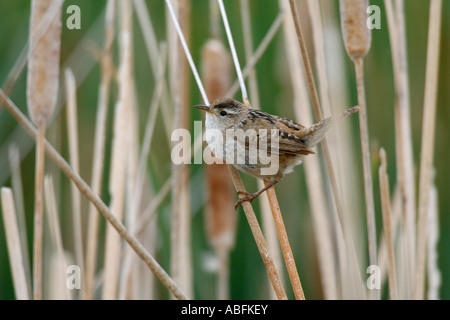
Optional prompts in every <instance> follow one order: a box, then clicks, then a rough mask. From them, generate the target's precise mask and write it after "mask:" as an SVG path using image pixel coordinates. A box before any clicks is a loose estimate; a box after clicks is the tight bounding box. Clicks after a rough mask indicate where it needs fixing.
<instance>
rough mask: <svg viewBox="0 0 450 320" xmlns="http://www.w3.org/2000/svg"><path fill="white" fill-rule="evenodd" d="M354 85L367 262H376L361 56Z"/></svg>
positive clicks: (373, 263)
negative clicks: (359, 141)
mask: <svg viewBox="0 0 450 320" xmlns="http://www.w3.org/2000/svg"><path fill="white" fill-rule="evenodd" d="M354 62H355V72H356V86H357V91H358V105H359V108H360V109H359V113H358V114H359V130H360V135H361V148H362V160H363V161H362V162H363V174H364V193H365V198H366V215H367V235H368V243H369V263H370V264H371V265H376V264H377V242H376V241H377V240H376V226H375V208H374V206H375V205H374V200H373V184H372V168H371V165H370V147H369V126H368V123H367V108H366V93H365V89H364V64H363V59H362V58H357V59H355V61H354Z"/></svg>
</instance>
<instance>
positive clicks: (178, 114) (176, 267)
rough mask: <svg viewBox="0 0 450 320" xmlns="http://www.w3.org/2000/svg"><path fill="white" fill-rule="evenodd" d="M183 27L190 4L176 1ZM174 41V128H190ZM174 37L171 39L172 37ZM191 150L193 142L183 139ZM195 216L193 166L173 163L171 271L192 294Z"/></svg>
mask: <svg viewBox="0 0 450 320" xmlns="http://www.w3.org/2000/svg"><path fill="white" fill-rule="evenodd" d="M173 4H174V6H175V7H176V15H177V19H178V23H179V26H180V28H181V29H182V30H185V32H184V33H185V39H184V40H185V42H189V38H186V30H189V18H190V4H189V3H188V2H186V1H178V0H177V1H173ZM169 30H170V31H169V33H171V34H173V36H172V37H173V39H174V41H172V42H169V81H170V90H171V95H172V99H173V100H172V101H173V108H174V109H173V110H174V117H173V123H172V126H173V129H178V128H185V129H188V128H190V112H191V110H190V105H189V104H188V101H189V85H188V84H189V81H188V64H187V61H186V58H185V56H184V55H183V48H182V44H181V41H179V40H178V39H177V37H176V33H175V30H173V28H169ZM168 37H170V36H168ZM183 141H184V142H185V143H186V145H185V149H184V150H188V148H189V147H190V146H189V144H188V143H189V142H188V141H185V140H183ZM191 251H192V249H191V213H190V196H189V166H188V165H186V164H179V165H176V164H172V217H171V251H170V255H171V257H170V270H171V274H172V276H173V278H174V280H175V281H176V282H177V283H178V284H179V285H180V287H181V288H183V290H184V291H185V292H186V293H187V294H188V295H192V293H193V284H192V262H191Z"/></svg>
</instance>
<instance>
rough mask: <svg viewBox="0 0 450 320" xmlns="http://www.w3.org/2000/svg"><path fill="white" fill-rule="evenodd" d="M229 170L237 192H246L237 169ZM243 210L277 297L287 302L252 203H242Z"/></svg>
mask: <svg viewBox="0 0 450 320" xmlns="http://www.w3.org/2000/svg"><path fill="white" fill-rule="evenodd" d="M228 169H229V170H230V174H231V178H232V179H233V183H234V186H235V188H236V190H245V188H244V184H243V183H242V180H241V177H240V176H239V173H238V171H237V169H236V168H235V167H233V166H231V165H229V166H228ZM242 208H243V209H244V212H245V216H246V217H247V221H248V225H249V226H250V229H251V231H252V234H253V237H254V238H255V242H256V245H257V247H258V250H259V253H260V254H261V258H262V260H263V262H264V266H265V267H266V271H267V274H268V275H269V278H270V282H271V283H272V286H273V289H274V290H275V294H276V295H277V298H278V299H279V300H286V299H287V296H286V293H285V291H284V288H283V284H282V282H281V280H280V276H279V275H278V272H277V269H276V268H275V264H274V262H273V260H272V258H271V255H270V252H269V247H268V246H267V243H266V240H265V239H264V236H263V234H262V231H261V228H260V226H259V223H258V220H257V219H256V216H255V212H254V211H253V208H252V205H251V204H250V202H248V201H245V202H243V203H242Z"/></svg>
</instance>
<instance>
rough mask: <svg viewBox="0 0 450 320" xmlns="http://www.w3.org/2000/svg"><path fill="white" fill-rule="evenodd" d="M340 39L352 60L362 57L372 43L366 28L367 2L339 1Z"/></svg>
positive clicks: (361, 0) (369, 31) (365, 0)
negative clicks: (342, 40)
mask: <svg viewBox="0 0 450 320" xmlns="http://www.w3.org/2000/svg"><path fill="white" fill-rule="evenodd" d="M339 7H340V16H341V29H342V37H343V39H344V45H345V49H346V50H347V53H348V55H349V56H350V58H352V59H353V60H355V59H358V58H362V57H364V56H365V55H366V54H367V52H368V51H369V49H370V44H371V41H372V32H371V29H370V28H369V27H368V26H367V19H368V18H369V15H368V13H367V8H368V7H369V0H339Z"/></svg>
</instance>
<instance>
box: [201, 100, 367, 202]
mask: <svg viewBox="0 0 450 320" xmlns="http://www.w3.org/2000/svg"><path fill="white" fill-rule="evenodd" d="M194 107H195V108H198V109H201V110H204V111H206V119H205V128H206V141H207V143H208V146H209V147H210V148H211V151H212V152H213V153H214V155H215V156H216V157H217V158H219V159H222V160H224V161H225V162H226V163H227V164H231V165H233V166H234V167H236V168H237V169H238V170H240V171H242V172H244V173H246V174H249V175H252V176H255V177H258V178H262V179H263V180H266V181H268V182H269V183H268V184H267V185H266V186H265V187H264V188H262V189H261V190H259V191H257V192H255V193H248V192H246V191H238V194H240V195H244V197H242V198H240V199H239V200H238V202H237V203H236V205H235V208H237V207H238V206H239V205H240V204H241V203H242V202H244V201H250V202H251V201H252V200H253V199H255V198H256V197H258V196H259V195H260V194H261V193H263V192H264V191H266V190H267V189H269V188H270V187H271V186H273V185H274V184H276V183H277V182H279V181H280V180H281V179H282V178H283V176H284V175H285V174H287V173H290V172H292V171H293V168H294V167H295V166H296V165H299V164H300V163H301V162H302V159H303V157H304V156H307V155H309V154H314V153H315V152H314V151H313V150H311V148H312V147H314V146H315V145H316V144H318V143H319V142H320V141H321V140H322V139H323V138H324V136H325V133H326V132H327V131H328V129H329V128H330V127H331V124H332V122H333V118H332V117H328V118H326V119H323V120H321V121H319V122H318V123H316V124H313V125H311V126H309V127H305V126H302V125H301V124H298V123H296V122H294V121H292V120H289V119H286V118H281V117H278V116H275V115H271V114H268V113H266V112H263V111H260V110H255V109H252V108H250V107H248V106H246V105H245V104H243V103H241V102H239V101H236V100H233V99H231V98H223V99H218V100H215V101H213V102H212V103H211V105H210V106H204V105H197V106H194ZM358 110H359V107H353V108H350V109H348V110H347V111H346V112H345V113H344V116H348V115H350V114H353V113H355V112H357V111H358ZM208 133H209V134H208ZM235 156H236V157H237V161H236V158H235Z"/></svg>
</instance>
